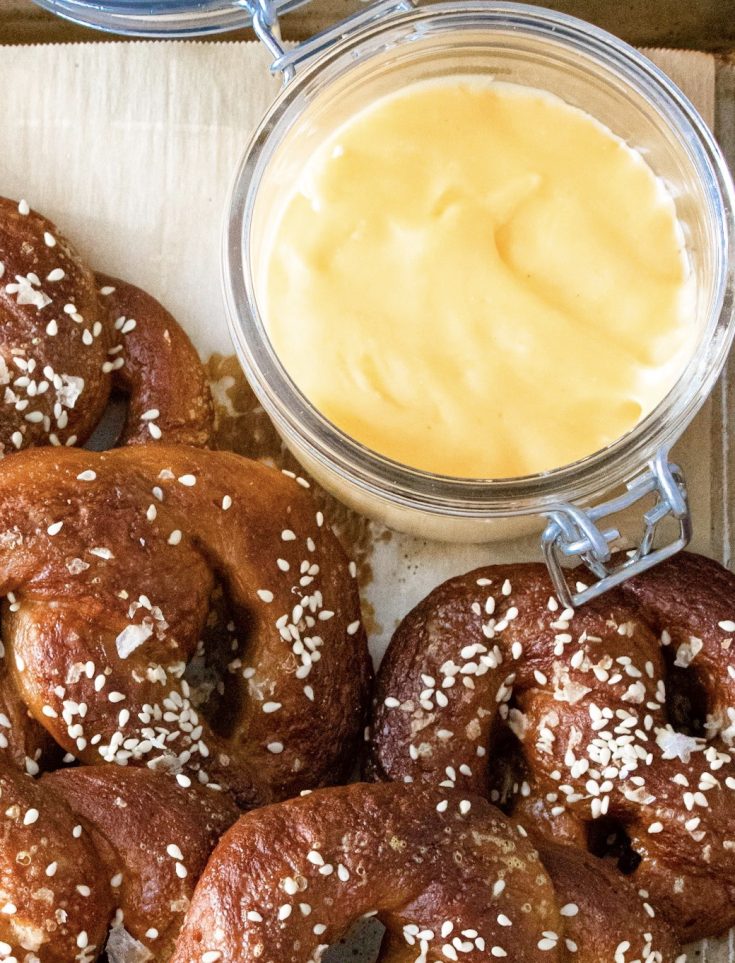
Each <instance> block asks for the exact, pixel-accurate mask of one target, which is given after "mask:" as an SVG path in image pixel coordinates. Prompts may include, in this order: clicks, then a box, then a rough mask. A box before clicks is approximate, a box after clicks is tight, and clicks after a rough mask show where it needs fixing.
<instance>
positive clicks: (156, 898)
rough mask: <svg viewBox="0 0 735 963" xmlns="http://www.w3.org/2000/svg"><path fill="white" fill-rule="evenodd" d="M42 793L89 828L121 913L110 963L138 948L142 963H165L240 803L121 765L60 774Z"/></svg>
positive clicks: (181, 781) (185, 781) (51, 778)
mask: <svg viewBox="0 0 735 963" xmlns="http://www.w3.org/2000/svg"><path fill="white" fill-rule="evenodd" d="M41 787H42V788H47V789H50V790H51V791H52V792H53V793H54V794H56V795H57V796H59V797H61V798H62V799H63V800H64V801H65V802H66V804H67V805H68V806H69V808H70V809H71V810H72V812H74V813H75V814H76V816H77V817H78V820H80V821H82V822H83V823H84V826H85V828H86V829H87V830H88V832H89V834H91V839H92V843H93V845H94V846H95V848H96V850H97V853H98V859H99V860H101V862H102V864H103V865H104V868H105V881H106V883H107V884H108V887H109V889H110V891H111V896H112V900H113V905H114V906H115V909H116V913H115V916H114V917H113V931H112V948H109V949H108V952H109V956H110V958H111V963H116V953H115V952H114V948H115V947H116V946H117V947H118V950H117V959H119V960H120V961H126V960H128V959H131V958H132V959H136V956H135V955H134V954H133V953H132V949H133V948H134V946H135V943H136V942H137V943H138V944H140V948H137V949H138V957H137V959H142V960H145V959H147V958H148V959H151V960H156V961H158V963H164V961H166V960H168V959H169V957H170V956H171V953H172V952H173V948H174V944H175V942H176V939H177V938H178V935H179V931H180V930H181V926H182V924H183V920H184V914H185V913H186V911H187V910H188V908H189V904H190V901H191V898H192V895H193V893H194V887H195V885H196V882H197V880H198V879H199V876H200V875H201V873H202V871H203V869H204V867H205V866H206V864H207V860H208V859H209V855H210V853H211V852H212V850H213V849H214V847H215V845H216V843H217V842H218V840H219V838H220V836H221V835H222V833H223V832H224V831H225V830H226V829H227V828H228V827H229V826H230V825H232V823H233V822H235V820H236V819H237V816H238V809H237V807H236V806H235V804H234V803H233V802H232V801H231V800H230V798H229V797H228V796H227V795H226V794H225V793H221V792H216V791H213V790H212V789H207V788H204V787H202V786H198V785H197V784H195V783H192V782H191V781H190V780H188V779H186V778H185V777H184V778H182V777H179V782H177V781H176V780H174V779H173V778H172V777H170V776H166V775H163V774H161V773H154V772H151V771H150V770H147V769H132V768H127V769H122V768H120V767H119V766H82V767H80V768H78V769H66V770H59V771H57V772H55V773H51V774H49V775H46V776H44V777H43V778H42V780H41ZM141 948H144V949H145V950H147V951H148V952H149V953H150V954H151V955H150V957H146V956H145V953H144V952H143V949H141ZM122 949H125V950H126V951H127V952H126V953H124V952H122ZM94 958H95V957H94V956H92V957H91V959H94ZM42 959H43V960H44V961H45V959H46V958H45V957H43V956H42ZM65 959H66V961H68V960H69V959H71V957H66V958H65Z"/></svg>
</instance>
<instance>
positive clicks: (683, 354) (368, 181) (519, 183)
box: [259, 78, 696, 478]
mask: <svg viewBox="0 0 735 963" xmlns="http://www.w3.org/2000/svg"><path fill="white" fill-rule="evenodd" d="M268 245H269V247H268V250H267V252H266V254H265V256H264V257H263V264H264V265H265V268H264V270H263V272H262V277H261V279H260V282H259V287H260V296H261V298H262V305H261V306H262V309H263V313H264V317H265V319H266V323H267V325H268V328H269V332H270V336H271V338H272V341H273V344H274V347H275V349H276V351H277V352H278V354H279V356H280V358H281V360H282V362H283V364H284V366H285V367H286V369H287V371H288V372H289V373H290V375H291V376H292V378H293V379H294V381H295V382H296V384H297V385H298V386H299V387H300V388H301V390H302V391H303V392H304V394H305V395H306V396H307V397H308V398H309V399H310V401H311V402H312V403H313V404H314V405H315V406H316V407H317V408H318V409H319V410H320V411H321V412H322V413H323V414H324V415H325V416H326V417H327V418H329V419H330V420H331V421H332V422H333V423H334V424H336V425H337V426H339V427H340V428H341V429H343V430H344V431H345V432H346V433H347V434H349V435H351V436H352V437H353V438H355V439H357V440H358V441H360V442H362V443H363V444H365V445H367V446H368V447H370V448H373V449H375V450H376V451H378V452H380V453H382V454H384V455H387V456H389V457H390V458H393V459H395V460H396V461H399V462H402V463H404V464H406V465H410V466H413V467H417V468H422V469H425V470H429V471H433V472H438V473H440V474H447V475H455V476H466V477H475V478H477V477H482V478H504V477H512V476H518V475H528V474H533V473H536V472H540V471H544V470H548V469H552V468H556V467H559V466H561V465H564V464H567V463H569V462H572V461H575V460H577V459H579V458H581V457H583V456H585V455H589V454H591V453H592V452H594V451H597V450H598V449H600V448H603V447H605V446H606V445H608V444H609V443H611V442H613V441H614V440H615V439H617V438H619V437H620V436H621V435H623V434H624V433H625V432H627V431H628V430H629V429H631V428H632V427H633V426H634V425H635V424H636V423H637V422H638V421H639V420H640V419H641V418H642V417H643V416H645V415H646V414H647V413H649V412H650V411H651V410H652V409H653V408H654V407H655V406H656V404H657V403H658V402H659V401H660V400H661V399H662V398H663V397H664V395H665V394H666V393H667V392H668V390H669V389H670V388H671V386H672V384H673V382H674V381H675V380H676V378H677V376H678V375H679V374H680V372H681V369H682V368H683V365H684V363H685V361H686V359H687V357H688V356H689V354H690V352H691V350H692V346H693V342H694V339H695V336H696V332H695V331H694V330H693V325H694V317H693V310H692V304H693V298H692V293H691V287H692V285H691V283H690V282H689V281H688V280H687V273H688V271H687V262H686V257H685V252H684V245H683V239H682V235H681V230H680V227H679V224H678V222H677V220H676V214H675V210H674V204H673V201H672V200H671V198H670V197H669V195H668V194H667V193H666V191H665V189H664V187H663V185H662V184H661V182H660V181H659V180H658V179H657V178H656V177H655V176H654V174H653V172H652V170H651V169H650V167H648V165H647V164H646V163H645V162H644V160H643V158H642V157H641V155H640V154H639V153H638V152H636V151H634V150H633V149H631V148H629V147H627V146H626V145H625V144H624V143H623V141H622V140H620V139H619V138H617V137H616V136H614V135H613V134H612V133H611V131H610V130H608V129H607V128H606V127H604V126H603V125H601V124H600V123H598V122H597V121H596V120H594V119H593V118H592V117H590V116H589V115H588V114H586V113H584V112H582V111H580V110H578V109H576V108H573V107H570V106H569V105H567V104H565V103H564V102H563V101H562V100H560V99H558V98H556V97H554V96H551V95H549V94H546V93H543V92H541V91H537V90H534V89H531V88H523V87H518V86H513V85H510V84H503V83H493V82H490V81H486V80H481V79H479V78H478V79H477V80H476V81H475V80H471V79H463V80H443V81H432V82H425V83H420V84H415V85H413V86H409V87H407V88H405V89H404V90H403V91H402V92H401V93H399V94H394V95H391V96H390V97H385V98H383V99H380V100H378V101H377V102H375V103H374V104H373V105H372V106H371V107H370V108H368V109H366V110H364V111H362V112H360V113H358V114H357V115H356V116H354V117H352V118H351V119H350V120H349V122H347V123H346V124H344V125H343V126H342V127H340V128H339V129H337V130H336V131H335V132H334V133H333V134H332V135H331V136H330V137H328V138H327V139H325V141H323V142H322V143H321V145H320V146H319V147H318V149H317V150H316V151H315V152H314V153H313V154H312V155H311V156H310V157H309V158H308V160H307V162H306V163H305V164H304V166H303V168H302V170H301V173H300V176H299V177H298V178H297V180H296V182H295V183H294V184H293V185H291V186H290V188H289V190H288V194H287V198H286V201H285V203H284V204H283V206H282V207H281V209H280V211H279V212H278V216H277V218H276V220H275V221H274V223H273V226H272V230H271V233H270V239H269V241H268Z"/></svg>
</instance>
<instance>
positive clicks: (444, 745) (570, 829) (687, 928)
mask: <svg viewBox="0 0 735 963" xmlns="http://www.w3.org/2000/svg"><path fill="white" fill-rule="evenodd" d="M734 616H735V576H733V575H732V574H731V573H729V572H727V571H726V570H725V569H723V568H722V567H721V566H719V565H718V564H717V563H715V562H712V561H710V560H708V559H704V558H701V557H699V556H695V555H687V554H683V555H681V556H679V557H677V558H675V559H673V560H672V561H669V562H667V563H665V564H663V565H661V566H660V567H659V568H657V569H656V570H655V571H654V572H652V573H651V574H648V575H645V576H643V577H640V578H638V579H636V580H634V581H633V582H631V583H630V585H629V588H626V589H625V590H623V591H621V592H614V593H609V594H607V595H605V596H604V597H603V598H602V599H600V600H598V601H596V602H593V603H591V604H589V605H587V606H585V607H584V608H583V609H581V610H578V611H576V612H572V611H571V610H570V611H561V609H560V607H559V605H558V603H557V602H556V600H555V599H554V598H553V596H552V593H551V590H550V584H549V580H548V577H547V573H546V571H545V569H544V568H543V567H542V566H539V565H530V564H529V565H524V564H520V565H509V566H497V567H489V568H484V569H478V570H476V571H474V572H470V573H469V574H467V575H464V576H461V577H459V578H455V579H451V580H450V581H448V582H446V583H445V584H443V585H441V586H439V587H438V588H437V589H435V590H434V591H433V592H432V593H431V594H430V595H429V596H428V597H427V598H426V599H425V600H424V601H423V602H422V603H421V604H420V605H418V606H417V607H416V608H415V609H414V610H413V611H412V612H411V613H410V614H409V615H408V616H407V617H406V618H405V619H404V621H403V623H402V624H401V625H400V626H399V628H398V630H397V631H396V633H395V635H394V637H393V640H392V642H391V645H390V648H389V650H388V653H387V656H386V658H385V660H384V662H383V665H382V667H381V670H380V674H379V678H378V682H377V687H376V695H375V702H374V715H373V723H372V746H371V761H370V765H369V770H370V772H371V774H372V775H373V776H374V777H376V778H380V779H399V780H401V779H403V780H413V781H415V782H418V783H423V782H427V783H439V784H441V785H446V786H456V787H460V788H462V790H463V791H465V792H469V791H474V792H478V793H481V794H483V795H488V796H489V797H490V798H491V799H493V800H495V801H498V802H499V803H501V804H502V805H503V807H504V808H505V809H506V810H507V811H509V812H511V813H512V814H513V815H514V816H515V817H517V818H519V819H520V820H521V821H522V822H523V824H524V825H525V826H526V827H527V828H528V829H529V830H530V831H531V832H532V834H533V836H534V838H536V839H537V840H540V841H541V844H542V845H543V841H545V840H552V841H559V840H565V841H567V842H569V843H571V844H572V845H574V846H576V847H579V848H580V849H583V850H585V851H586V850H587V849H588V847H589V848H591V849H592V850H593V851H594V852H596V853H598V854H599V855H608V856H610V857H616V858H618V859H619V864H620V866H621V868H622V869H623V870H624V871H625V872H626V874H627V875H628V881H629V883H630V884H631V886H632V887H634V891H635V892H638V893H639V894H641V895H640V899H641V901H642V902H643V903H644V904H645V906H646V907H647V908H648V911H649V912H650V913H651V914H653V913H654V912H655V913H658V914H661V915H663V917H664V918H665V919H666V920H667V921H668V922H669V923H670V924H671V926H672V927H673V928H674V929H675V930H676V932H677V933H678V935H679V936H680V938H681V939H682V941H684V942H686V941H689V940H692V939H697V938H700V937H704V936H709V935H714V934H717V933H720V932H722V931H723V930H725V929H726V928H728V927H729V926H732V925H733V924H734V923H735V798H734V797H733V790H735V767H734V766H733V759H732V749H731V746H732V740H733V735H734V734H735V726H734V725H733V723H735V710H734V709H733V706H735V665H733V654H732V648H731V642H732V638H733V637H735V621H733V617H734ZM667 689H668V691H669V698H668V699H667ZM698 700H699V701H702V700H703V701H704V703H705V704H706V705H705V709H704V712H703V713H701V714H700V715H701V718H700V721H699V722H697V721H696V720H693V719H692V718H689V720H688V724H689V725H692V724H693V725H694V727H695V728H694V730H693V731H690V732H689V733H688V734H687V732H685V731H678V729H677V728H674V726H673V725H672V720H673V721H674V722H675V723H676V724H677V726H678V727H681V725H682V724H683V720H682V718H681V716H682V712H681V708H682V706H683V705H685V704H690V705H691V706H695V707H696V704H697V701H698ZM697 714H698V713H696V712H694V713H693V715H694V716H696V715H697ZM689 715H690V716H691V715H692V713H690V714H689ZM705 737H706V738H705ZM627 952H628V955H625V956H624V958H625V959H626V960H630V959H637V958H638V957H637V956H632V955H631V954H633V953H638V952H639V950H638V948H636V947H635V946H631V947H630V948H629V950H628V951H627ZM644 958H645V957H644Z"/></svg>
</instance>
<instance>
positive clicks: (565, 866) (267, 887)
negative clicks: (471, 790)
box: [172, 783, 676, 963]
mask: <svg viewBox="0 0 735 963" xmlns="http://www.w3.org/2000/svg"><path fill="white" fill-rule="evenodd" d="M525 835H526V834H525V832H524V831H523V829H522V827H518V826H514V825H513V824H512V823H511V822H510V821H509V820H508V819H507V818H506V817H505V816H503V814H502V813H501V812H500V811H499V810H497V809H495V807H493V806H491V805H490V804H489V803H488V802H486V801H485V800H484V799H481V798H479V797H468V796H465V795H463V794H461V793H459V792H456V791H453V790H443V789H435V788H431V787H413V786H402V785H399V784H395V783H394V784H390V785H365V784H356V785H351V786H344V787H340V788H338V789H327V790H321V791H319V792H315V793H313V794H310V795H308V796H306V797H304V798H301V799H292V800H289V801H288V802H285V803H281V804H279V805H275V806H269V807H267V808H265V809H259V810H256V811H254V812H251V813H248V814H247V815H246V816H244V817H242V818H241V819H240V820H239V821H238V822H237V823H236V824H235V826H233V827H232V829H231V830H229V832H228V833H227V834H226V835H225V836H224V838H223V839H222V841H221V842H220V844H219V845H218V847H217V849H216V850H215V852H214V853H213V855H212V858H211V860H210V862H209V864H208V866H207V868H206V870H205V872H204V874H203V876H202V878H201V880H200V882H199V884H198V886H197V889H196V891H195V893H194V899H193V902H192V907H191V910H190V912H189V914H188V916H187V918H186V921H185V924H184V929H183V931H182V934H181V937H180V939H179V942H178V943H177V946H176V952H175V953H174V956H173V960H172V963H195V961H197V963H199V961H201V963H224V961H227V963H250V961H252V960H256V959H257V960H259V961H262V963H307V961H308V963H316V961H318V960H320V959H321V958H322V956H323V954H324V952H325V951H326V949H327V948H328V946H329V945H331V944H334V943H335V942H337V941H338V940H339V939H340V938H341V937H343V936H344V934H345V933H346V932H348V931H349V930H350V928H351V927H352V926H353V924H355V923H356V922H357V921H359V920H360V919H362V918H364V917H365V916H375V915H377V916H378V917H379V919H380V922H381V923H383V924H384V926H385V927H386V930H387V932H386V935H385V938H384V940H383V946H382V947H381V955H380V960H381V963H417V961H419V963H435V961H437V963H438V961H442V963H446V961H447V960H449V961H463V963H486V961H487V960H489V959H500V958H504V959H507V960H509V961H515V963H541V961H545V963H556V961H560V960H567V959H570V960H571V959H582V960H593V959H594V960H595V961H596V963H600V960H603V959H612V958H613V956H612V952H614V950H613V951H611V950H610V947H611V945H612V946H613V947H614V945H615V944H613V943H612V940H613V938H616V934H617V930H616V929H615V927H616V923H617V921H618V920H619V919H620V917H621V916H622V913H624V912H625V911H627V910H629V909H630V905H629V904H630V901H628V903H627V904H626V903H625V902H623V904H622V905H621V904H620V902H619V895H620V894H619V887H618V886H617V881H616V880H615V878H614V876H613V875H612V874H611V873H609V872H606V871H604V870H603V872H602V874H596V873H595V874H592V873H591V872H590V869H589V868H588V867H587V866H586V865H585V864H584V862H583V861H582V860H581V859H580V858H579V856H578V855H577V854H576V853H575V854H573V862H572V863H571V864H570V863H569V861H568V859H567V860H566V861H565V860H563V859H551V860H550V861H549V862H550V865H552V866H553V867H554V872H553V881H552V878H550V876H549V874H548V873H547V872H546V871H545V870H544V868H543V866H542V865H541V863H540V862H539V857H538V853H537V852H536V851H535V850H534V848H533V847H532V846H531V844H530V843H529V841H528V840H527V839H526V838H525ZM572 896H574V897H575V899H577V897H579V898H578V901H572V899H571V897H572ZM638 909H639V912H638V914H637V916H636V915H635V914H634V915H633V917H632V918H629V919H627V920H625V922H626V923H627V925H628V926H631V927H634V926H635V925H636V924H638V925H641V926H645V928H646V929H647V930H649V931H650V933H651V936H650V939H651V945H652V949H651V952H652V953H656V952H658V953H660V955H659V957H653V956H651V957H650V960H653V959H666V960H667V961H668V960H669V959H672V957H671V955H670V954H671V951H672V950H673V949H674V948H675V945H676V941H675V940H674V939H673V937H672V936H671V934H669V933H668V932H667V931H666V929H665V927H662V926H661V924H660V923H655V922H650V921H648V920H647V919H646V923H643V919H642V917H643V915H644V914H642V913H641V912H640V907H639V908H638ZM602 913H605V914H608V916H609V917H610V918H609V919H608V922H607V925H606V927H601V928H600V929H599V934H598V936H597V937H595V939H594V941H593V942H592V943H590V940H589V938H588V936H587V935H586V933H587V932H588V931H589V929H590V927H589V926H588V925H586V924H587V923H589V920H590V916H592V915H599V914H602ZM649 923H650V926H649V925H648V924H649ZM654 944H655V948H654ZM585 949H586V950H587V955H582V953H581V952H580V951H583V950H585ZM594 953H599V954H600V955H597V956H595V955H594ZM661 954H663V955H661Z"/></svg>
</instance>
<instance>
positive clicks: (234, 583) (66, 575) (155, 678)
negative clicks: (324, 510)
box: [0, 445, 370, 806]
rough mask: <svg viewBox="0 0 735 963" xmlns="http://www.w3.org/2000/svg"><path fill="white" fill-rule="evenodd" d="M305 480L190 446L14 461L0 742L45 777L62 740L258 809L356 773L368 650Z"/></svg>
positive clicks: (353, 590) (4, 481)
mask: <svg viewBox="0 0 735 963" xmlns="http://www.w3.org/2000/svg"><path fill="white" fill-rule="evenodd" d="M304 486H307V487H308V485H307V483H306V482H304V481H303V479H299V480H294V479H292V478H289V477H286V476H285V475H284V474H282V473H280V472H278V471H275V470H274V469H271V468H266V467H264V466H262V465H260V464H258V463H255V462H251V461H248V460H246V459H244V458H241V457H239V456H237V455H233V454H230V453H225V452H212V451H208V450H205V449H195V448H191V447H185V446H165V445H139V446H131V447H127V448H121V449H116V450H114V451H110V452H104V453H96V452H89V451H83V450H80V449H63V450H62V449H55V448H38V449H35V450H31V451H26V452H20V453H18V454H17V455H15V456H13V458H10V459H8V460H7V462H6V463H5V464H4V465H3V471H2V472H1V473H0V592H1V593H2V594H3V595H5V596H6V602H5V610H4V618H3V639H4V646H5V658H4V659H3V660H2V662H0V676H1V677H0V710H2V713H3V714H2V716H0V723H2V724H3V728H1V729H0V735H1V736H2V745H3V746H4V747H5V750H6V754H8V755H9V756H10V757H11V758H13V759H14V760H15V762H16V763H18V764H20V765H24V766H25V767H26V768H27V769H28V770H29V771H31V772H35V771H37V769H38V768H39V767H41V768H42V767H43V766H44V758H45V757H44V752H45V751H47V750H48V737H51V740H52V741H53V742H54V743H56V744H58V745H59V746H61V747H62V748H63V749H64V750H66V751H67V752H68V753H70V754H71V755H72V756H73V757H75V758H77V759H79V760H81V761H82V762H84V763H87V764H91V763H99V762H114V763H118V764H121V765H127V764H131V765H141V766H143V765H145V766H148V767H150V768H154V769H162V770H166V771H171V772H174V773H188V774H189V775H190V776H192V777H193V778H195V779H197V780H199V781H200V782H202V783H210V784H212V783H213V784H216V785H218V786H220V787H222V788H224V789H227V790H229V791H231V792H232V793H233V794H234V796H235V798H236V799H237V801H238V802H239V803H240V804H241V805H245V806H248V805H253V804H256V803H262V802H263V801H267V800H269V799H271V798H276V799H277V798H281V797H284V796H288V795H293V794H294V793H296V792H298V791H300V790H301V789H304V788H306V787H313V786H316V785H321V784H324V783H328V782H331V781H334V780H337V779H339V778H340V777H341V776H343V775H344V774H345V767H349V766H351V764H352V756H353V753H354V751H355V747H356V744H357V741H358V740H359V738H360V736H361V734H362V727H363V724H364V714H365V706H366V699H367V692H368V686H369V681H370V667H369V659H368V654H367V646H366V640H365V633H364V630H363V628H362V626H361V623H360V616H359V600H358V593H357V587H356V581H355V578H354V567H353V566H349V567H348V563H347V560H346V558H345V557H344V554H343V553H342V550H341V548H340V546H339V544H338V542H337V540H336V538H335V537H334V536H333V535H332V533H331V532H330V531H329V530H328V528H327V527H326V526H325V525H324V519H323V516H322V515H321V513H320V512H318V511H317V510H316V508H315V506H314V504H313V502H312V500H311V497H310V494H309V493H308V492H307V491H306V490H305V487H304ZM218 586H219V587H220V588H221V593H220V591H219V589H218ZM220 594H221V597H220V598H219V602H218V604H217V609H218V610H219V612H220V618H219V620H215V621H217V623H218V624H217V625H215V626H212V625H211V624H210V625H208V622H210V623H211V621H212V618H211V611H212V609H211V603H212V600H213V599H215V601H216V600H217V599H218V596H219V595H220ZM215 611H216V610H215ZM210 642H211V644H209V643H210ZM218 660H219V661H218ZM215 670H217V671H215Z"/></svg>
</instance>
